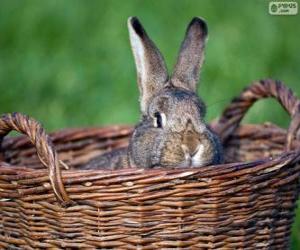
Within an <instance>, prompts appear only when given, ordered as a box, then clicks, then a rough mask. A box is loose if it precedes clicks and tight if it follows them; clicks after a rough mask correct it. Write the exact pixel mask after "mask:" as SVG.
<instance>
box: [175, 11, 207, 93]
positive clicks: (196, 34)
mask: <svg viewBox="0 0 300 250" xmlns="http://www.w3.org/2000/svg"><path fill="white" fill-rule="evenodd" d="M206 38H207V25H206V22H205V21H204V20H203V19H201V18H199V17H195V18H193V20H192V21H191V22H190V24H189V25H188V27H187V30H186V34H185V38H184V40H183V42H182V44H181V48H180V52H179V56H178V59H177V64H176V65H175V68H174V72H173V75H172V77H171V82H172V84H173V85H174V86H176V87H181V88H185V89H188V90H191V91H193V92H196V87H197V83H198V80H199V73H200V69H201V66H202V63H203V61H204V47H205V42H206Z"/></svg>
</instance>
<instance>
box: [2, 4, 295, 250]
mask: <svg viewBox="0 0 300 250" xmlns="http://www.w3.org/2000/svg"><path fill="white" fill-rule="evenodd" d="M268 4H269V1H264V0H258V1H255V0H252V1H250V0H249V1H239V0H236V1H234V0H231V1H225V0H223V1H221V0H218V1H217V0H215V1H210V0H205V1H203V0H202V1H200V0H188V1H182V0H177V1H171V0H169V1H168V0H162V1H158V0H157V1H153V0H151V1H140V0H127V1H121V0H118V1H117V0H110V1H101V0H99V1H92V0H89V1H76V0H72V1H58V0H51V1H40V0H36V1H17V0H7V1H5V0H1V1H0V113H5V112H12V111H19V112H23V113H26V114H28V115H30V116H33V117H35V118H36V119H37V120H39V121H41V122H42V123H43V124H44V126H45V127H46V129H47V130H48V131H53V130H58V129H62V128H69V127H83V126H99V125H107V124H116V123H129V124H134V123H136V121H137V120H138V119H139V105H138V91H137V86H136V78H135V77H136V72H135V67H134V62H133V57H132V54H131V50H130V46H129V40H128V33H127V26H126V20H127V18H128V17H129V16H138V17H139V18H140V20H141V21H142V23H143V24H144V26H145V28H146V30H147V31H148V33H149V34H150V36H151V37H152V39H153V40H154V41H155V42H156V44H157V45H158V47H159V48H160V49H161V51H162V52H163V54H164V56H165V58H166V61H167V65H168V67H169V69H172V66H173V64H174V63H175V59H176V56H177V51H178V48H179V45H180V42H181V40H182V38H183V35H184V32H185V28H186V26H187V24H188V22H189V21H190V20H191V18H192V17H194V16H201V17H204V18H205V19H206V20H207V22H208V26H209V41H208V44H207V49H206V62H205V65H204V67H203V70H202V75H201V84H200V85H199V91H198V93H199V94H200V96H201V97H202V98H203V99H204V101H205V102H206V104H207V106H208V115H207V120H211V119H213V118H216V117H217V116H218V115H220V113H221V111H222V110H223V108H224V107H225V106H226V105H227V104H228V103H229V101H230V100H231V99H232V97H234V96H236V95H238V94H239V92H240V91H241V90H242V89H243V88H244V87H245V86H247V85H248V84H249V83H250V82H251V81H253V80H256V79H261V78H267V77H271V78H275V79H280V80H282V81H284V82H285V83H286V84H287V85H288V86H290V87H291V88H292V89H293V90H294V91H295V92H296V93H298V94H299V95H300V69H299V66H300V55H299V44H300V37H299V34H300V14H298V15H297V16H271V15H269V13H268ZM245 121H246V122H256V123H261V122H264V121H272V122H274V123H276V124H279V125H280V126H283V127H286V126H287V125H288V123H289V117H288V115H287V114H285V113H284V111H283V110H282V109H281V108H280V106H279V105H278V104H277V103H276V102H275V101H273V100H266V101H261V102H259V103H257V104H256V105H255V106H254V107H253V108H252V109H251V111H250V112H249V114H248V115H247V117H246V119H245ZM298 217H300V210H299V216H298ZM298 217H297V223H295V225H294V229H293V238H292V245H293V249H300V218H298Z"/></svg>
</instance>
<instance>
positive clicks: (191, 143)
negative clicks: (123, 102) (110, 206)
mask: <svg viewBox="0 0 300 250" xmlns="http://www.w3.org/2000/svg"><path fill="white" fill-rule="evenodd" d="M128 29H129V35H130V43H131V47H132V51H133V55H134V59H135V64H136V70H137V81H138V87H139V92H140V108H141V121H140V122H139V123H138V124H137V125H136V127H135V129H134V132H133V134H132V136H131V138H130V142H129V146H128V147H127V148H121V149H116V150H113V151H112V152H109V153H106V154H103V155H101V156H98V157H96V158H94V159H92V160H91V161H90V162H88V163H87V164H85V165H84V166H83V168H84V169H98V168H106V169H118V168H129V167H137V168H154V167H167V166H168V167H201V166H206V165H214V164H219V163H221V162H222V159H223V156H222V147H221V144H220V141H219V139H218V137H217V136H216V135H215V134H214V133H213V132H212V131H211V130H210V129H209V127H208V125H207V124H206V123H205V121H204V116H205V111H206V107H205V104H204V103H203V101H202V100H201V99H200V98H199V97H198V95H197V93H196V91H197V83H198V80H199V73H200V69H201V66H202V64H203V61H204V47H205V43H206V39H207V25H206V22H205V21H204V20H203V19H201V18H198V17H195V18H193V19H192V21H191V22H190V23H189V25H188V27H187V30H186V34H185V38H184V40H183V42H182V45H181V48H180V51H179V55H178V59H177V63H176V65H175V68H174V71H173V74H172V75H171V76H169V75H168V72H167V68H166V64H165V61H164V58H163V56H162V54H161V53H160V52H159V50H158V49H157V47H156V46H155V44H154V43H153V41H152V40H151V39H150V38H149V37H148V35H147V33H146V31H145V30H144V28H143V26H142V25H141V23H140V22H139V20H138V19H137V18H136V17H130V18H129V19H128Z"/></svg>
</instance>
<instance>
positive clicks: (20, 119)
mask: <svg viewBox="0 0 300 250" xmlns="http://www.w3.org/2000/svg"><path fill="white" fill-rule="evenodd" d="M11 130H15V131H18V132H20V133H23V134H26V135H27V136H28V138H29V139H30V141H31V143H32V144H33V145H35V146H36V150H37V155H38V157H39V159H40V161H41V162H42V163H43V165H44V166H45V167H48V168H49V179H50V182H51V185H52V188H53V191H54V193H55V195H56V197H57V199H58V201H59V202H61V203H62V204H63V205H66V204H69V203H70V198H69V197H68V195H67V193H66V191H65V188H64V186H63V183H62V180H61V172H60V165H59V162H58V158H57V153H56V151H55V150H54V149H53V145H52V142H51V140H50V138H49V136H48V135H47V134H46V132H45V130H44V129H43V128H42V126H41V125H40V123H39V122H37V121H36V120H34V119H30V118H29V117H28V116H26V115H22V114H20V113H13V114H7V115H3V116H2V117H1V118H0V141H2V138H3V137H4V136H5V135H7V134H8V133H9V132H10V131H11Z"/></svg>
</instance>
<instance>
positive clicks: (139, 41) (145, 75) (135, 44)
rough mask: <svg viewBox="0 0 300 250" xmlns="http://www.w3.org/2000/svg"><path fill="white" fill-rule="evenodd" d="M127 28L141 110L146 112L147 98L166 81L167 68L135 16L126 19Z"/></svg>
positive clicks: (157, 90)
mask: <svg viewBox="0 0 300 250" xmlns="http://www.w3.org/2000/svg"><path fill="white" fill-rule="evenodd" d="M128 29H129V36H130V43H131V48H132V51H133V55H134V59H135V65H136V70H137V78H138V79H137V80H138V86H139V90H140V102H141V110H142V112H143V113H146V111H147V107H148V102H149V99H150V98H151V97H152V96H153V95H155V94H156V93H158V92H159V91H160V90H161V89H162V88H163V87H164V85H165V84H166V83H167V81H168V73H167V68H166V64H165V62H164V59H163V56H162V55H161V53H160V52H159V50H158V49H157V47H156V46H155V44H154V43H153V42H152V41H151V39H150V38H149V37H148V35H147V33H146V31H145V30H144V28H143V26H142V25H141V23H140V22H139V20H138V19H137V18H136V17H130V18H129V19H128Z"/></svg>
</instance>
